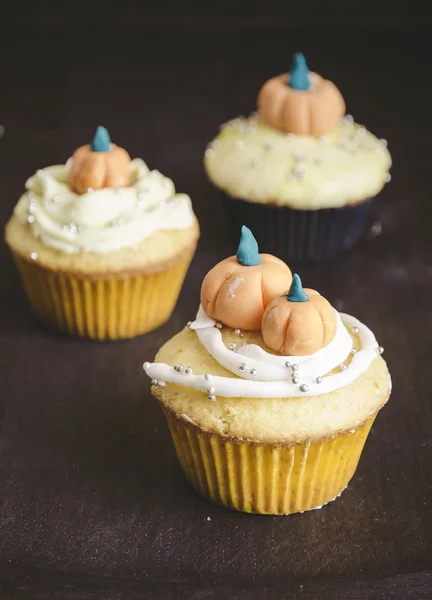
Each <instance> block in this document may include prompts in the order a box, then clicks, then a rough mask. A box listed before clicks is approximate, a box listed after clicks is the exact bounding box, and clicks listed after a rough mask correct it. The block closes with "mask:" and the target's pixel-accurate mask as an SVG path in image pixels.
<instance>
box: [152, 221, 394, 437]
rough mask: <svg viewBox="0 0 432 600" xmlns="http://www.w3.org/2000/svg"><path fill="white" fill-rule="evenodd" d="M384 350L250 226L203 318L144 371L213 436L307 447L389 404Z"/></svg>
mask: <svg viewBox="0 0 432 600" xmlns="http://www.w3.org/2000/svg"><path fill="white" fill-rule="evenodd" d="M245 257H246V259H245ZM382 352H383V349H382V348H381V347H380V346H379V345H378V343H377V341H376V339H375V336H374V335H373V333H372V332H371V331H370V330H369V329H368V328H367V327H366V326H365V325H363V324H362V323H361V322H360V321H358V320H357V319H356V318H355V317H352V316H350V315H347V314H339V313H338V312H337V311H336V310H335V309H334V308H333V307H332V306H331V305H330V303H329V302H328V301H327V300H326V299H325V298H324V297H323V296H321V295H320V294H319V293H318V292H317V291H315V290H312V289H307V288H303V286H302V283H301V280H300V277H299V276H298V275H297V274H294V276H292V274H291V271H290V269H289V268H288V266H287V265H284V263H282V261H279V260H278V259H276V258H275V257H272V256H270V255H260V254H259V252H258V248H257V245H256V242H255V240H254V238H253V235H252V234H251V232H250V231H249V230H248V229H247V228H245V227H243V230H242V239H241V242H240V246H239V251H238V253H237V256H236V257H231V258H229V259H226V260H225V261H222V263H219V264H218V265H216V266H215V267H214V268H213V269H212V270H211V271H210V272H209V273H208V274H207V275H206V277H205V279H204V282H203V285H202V289H201V305H200V307H199V310H198V313H197V316H196V319H195V321H193V322H191V323H189V325H188V328H186V329H185V330H183V332H181V333H180V334H178V335H177V336H175V337H174V338H172V340H170V341H169V342H167V344H166V345H165V346H164V347H163V348H162V349H161V350H160V351H159V353H158V355H157V357H156V362H154V363H148V362H147V363H145V364H144V370H145V372H146V373H147V374H148V375H149V377H151V378H152V380H153V381H152V383H153V385H154V386H155V387H154V393H155V395H156V396H157V397H159V398H160V399H161V400H162V401H163V402H164V404H165V405H166V407H167V408H168V409H171V410H174V411H175V412H176V413H177V414H178V415H180V416H182V415H185V416H186V420H188V419H189V420H192V421H193V422H194V423H196V424H197V425H199V426H200V427H204V428H205V429H206V430H214V431H217V432H218V433H221V434H227V431H228V430H229V434H230V435H231V436H232V437H237V438H238V437H241V438H243V439H245V438H248V439H253V440H257V439H259V440H263V439H266V440H278V441H284V442H287V441H289V440H291V441H294V440H296V441H297V442H298V441H299V439H300V438H301V439H319V438H322V437H326V436H328V435H332V434H335V433H336V432H340V431H343V430H345V429H347V430H348V429H351V428H355V427H357V426H359V425H360V424H361V423H363V422H364V421H366V420H367V419H368V418H369V417H370V416H371V415H372V414H374V413H375V412H376V411H377V410H378V409H379V408H380V407H381V406H382V405H383V404H384V403H385V402H386V400H387V398H388V395H389V393H390V388H391V382H390V377H389V375H388V371H387V368H386V366H385V362H384V361H383V359H382V358H381V354H382ZM170 392H174V393H170ZM221 415H224V416H223V419H222V420H221V418H222V417H221ZM227 423H229V427H228V426H227ZM227 427H228V429H227Z"/></svg>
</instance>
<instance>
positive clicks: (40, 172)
mask: <svg viewBox="0 0 432 600" xmlns="http://www.w3.org/2000/svg"><path fill="white" fill-rule="evenodd" d="M36 175H37V176H38V177H45V173H44V172H43V171H42V169H38V170H37V171H36Z"/></svg>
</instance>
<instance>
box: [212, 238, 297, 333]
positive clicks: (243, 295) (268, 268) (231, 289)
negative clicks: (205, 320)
mask: <svg viewBox="0 0 432 600" xmlns="http://www.w3.org/2000/svg"><path fill="white" fill-rule="evenodd" d="M291 281H292V275H291V271H290V269H289V267H288V266H287V265H286V264H285V263H284V262H283V261H281V260H279V259H278V258H276V257H275V256H272V255H271V254H259V253H258V244H257V243H256V240H255V238H254V236H253V235H252V233H251V231H250V230H249V229H248V228H247V227H245V226H243V227H242V234H241V239H240V244H239V248H238V251H237V256H231V257H230V258H227V259H225V260H223V261H222V262H220V263H218V264H217V265H216V266H215V267H213V269H211V271H209V272H208V273H207V275H206V277H205V278H204V281H203V284H202V287H201V305H202V307H203V309H204V312H205V313H206V315H207V316H208V317H211V318H212V319H216V321H220V322H222V323H224V324H225V325H228V326H229V327H232V328H233V329H245V330H254V329H260V328H261V321H262V317H263V314H264V310H265V309H266V307H267V305H268V304H269V303H270V302H271V301H272V300H273V298H274V297H275V296H278V295H280V294H281V293H282V292H283V290H286V288H287V286H289V285H290V284H291Z"/></svg>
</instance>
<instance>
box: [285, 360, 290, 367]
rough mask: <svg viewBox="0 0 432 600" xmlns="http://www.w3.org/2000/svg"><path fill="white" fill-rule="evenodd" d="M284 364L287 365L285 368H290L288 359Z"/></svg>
mask: <svg viewBox="0 0 432 600" xmlns="http://www.w3.org/2000/svg"><path fill="white" fill-rule="evenodd" d="M285 366H286V367H287V369H291V363H290V362H289V360H287V361H286V363H285Z"/></svg>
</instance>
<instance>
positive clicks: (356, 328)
mask: <svg viewBox="0 0 432 600" xmlns="http://www.w3.org/2000/svg"><path fill="white" fill-rule="evenodd" d="M351 331H352V332H353V333H355V334H356V335H357V334H358V333H359V332H360V329H359V328H358V327H352V328H351Z"/></svg>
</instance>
